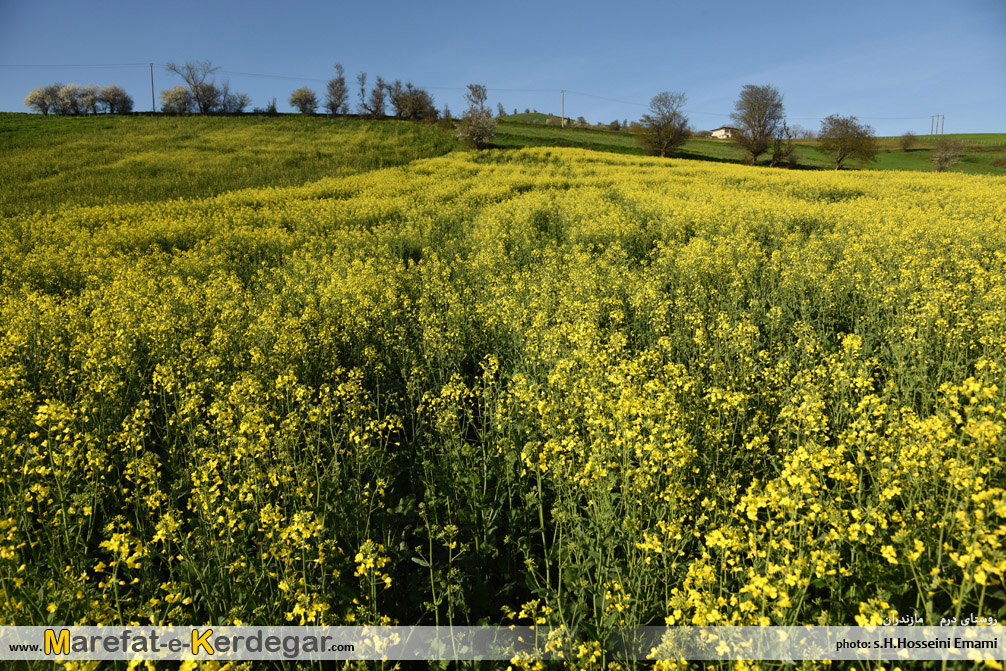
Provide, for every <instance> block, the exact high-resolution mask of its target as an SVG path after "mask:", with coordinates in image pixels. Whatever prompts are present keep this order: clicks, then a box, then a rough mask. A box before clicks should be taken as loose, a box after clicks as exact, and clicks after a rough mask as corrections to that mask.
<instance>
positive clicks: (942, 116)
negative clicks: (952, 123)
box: [940, 114, 947, 135]
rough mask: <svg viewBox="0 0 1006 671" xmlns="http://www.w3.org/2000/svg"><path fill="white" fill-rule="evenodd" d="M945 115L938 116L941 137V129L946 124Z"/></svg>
mask: <svg viewBox="0 0 1006 671" xmlns="http://www.w3.org/2000/svg"><path fill="white" fill-rule="evenodd" d="M946 121H947V115H946V114H943V115H941V116H940V135H943V127H944V125H945V124H946Z"/></svg>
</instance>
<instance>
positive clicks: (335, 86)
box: [325, 63, 349, 116]
mask: <svg viewBox="0 0 1006 671" xmlns="http://www.w3.org/2000/svg"><path fill="white" fill-rule="evenodd" d="M348 108H349V88H348V87H347V86H346V73H345V71H344V70H343V69H342V64H341V63H336V64H335V78H334V79H330V80H328V85H327V86H326V89H325V109H326V110H328V113H329V114H331V115H332V116H335V115H336V114H345V113H346V111H347V109H348Z"/></svg>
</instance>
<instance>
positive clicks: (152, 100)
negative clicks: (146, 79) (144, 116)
mask: <svg viewBox="0 0 1006 671" xmlns="http://www.w3.org/2000/svg"><path fill="white" fill-rule="evenodd" d="M150 111H151V112H156V111H157V103H155V102H154V64H153V63H151V64H150Z"/></svg>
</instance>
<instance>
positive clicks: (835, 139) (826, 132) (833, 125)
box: [817, 114, 879, 170]
mask: <svg viewBox="0 0 1006 671" xmlns="http://www.w3.org/2000/svg"><path fill="white" fill-rule="evenodd" d="M817 150H818V151H819V152H821V153H822V154H827V155H829V156H831V157H832V159H833V160H834V161H835V170H841V169H842V166H843V165H844V164H845V161H847V160H848V159H850V158H852V159H856V160H857V161H858V162H859V164H860V165H863V164H865V163H868V162H870V161H875V160H877V152H878V151H879V148H878V146H877V138H876V137H875V136H874V133H873V128H872V127H871V126H868V125H866V124H861V123H859V121H858V119H856V117H854V116H841V115H839V114H832V115H831V116H828V117H826V118H825V119H824V120H823V121H821V131H820V132H819V133H818V141H817Z"/></svg>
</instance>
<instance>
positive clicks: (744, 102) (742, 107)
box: [730, 84, 784, 165]
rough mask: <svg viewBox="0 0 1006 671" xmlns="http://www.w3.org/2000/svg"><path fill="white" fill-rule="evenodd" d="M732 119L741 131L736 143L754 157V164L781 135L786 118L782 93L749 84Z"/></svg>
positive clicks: (743, 91)
mask: <svg viewBox="0 0 1006 671" xmlns="http://www.w3.org/2000/svg"><path fill="white" fill-rule="evenodd" d="M730 118H731V120H733V122H734V124H736V125H737V127H738V129H739V130H740V132H739V133H737V135H736V137H735V138H734V139H735V141H736V142H737V144H739V145H740V146H741V147H742V148H743V149H744V150H745V151H746V152H748V154H750V156H749V157H748V163H749V164H751V165H754V164H755V162H756V161H757V160H758V157H759V156H761V155H762V154H764V153H765V152H766V151H768V148H769V147H770V146H771V145H772V141H773V140H774V138H776V137H777V136H778V135H779V129H780V127H781V126H782V123H783V119H784V111H783V106H782V94H780V93H779V90H778V89H776V88H775V87H774V86H770V85H767V84H766V85H765V86H755V85H753V84H746V85H745V86H744V88H742V89H741V95H740V98H738V99H737V102H736V103H735V104H734V111H733V113H732V114H731V115H730Z"/></svg>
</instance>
